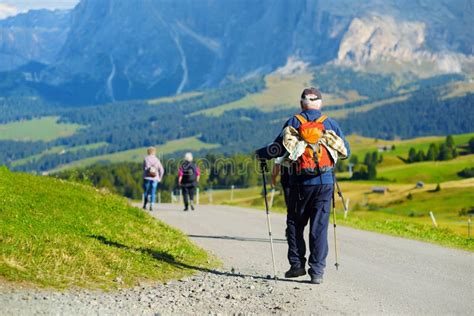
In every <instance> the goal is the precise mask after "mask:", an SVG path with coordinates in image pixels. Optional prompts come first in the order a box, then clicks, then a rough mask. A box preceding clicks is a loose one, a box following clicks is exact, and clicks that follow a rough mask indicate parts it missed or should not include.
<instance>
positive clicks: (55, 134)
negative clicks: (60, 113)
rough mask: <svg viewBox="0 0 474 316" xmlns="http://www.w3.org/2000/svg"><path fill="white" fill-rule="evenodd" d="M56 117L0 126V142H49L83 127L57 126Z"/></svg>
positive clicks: (73, 125)
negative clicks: (6, 140)
mask: <svg viewBox="0 0 474 316" xmlns="http://www.w3.org/2000/svg"><path fill="white" fill-rule="evenodd" d="M57 120H58V117H56V116H48V117H42V118H38V119H32V120H28V121H19V122H12V123H8V124H1V125H0V140H4V139H10V140H20V141H36V140H44V141H50V140H53V139H56V138H60V137H67V136H70V135H72V134H74V133H75V132H76V130H78V129H79V128H81V127H83V126H81V125H77V124H58V123H57Z"/></svg>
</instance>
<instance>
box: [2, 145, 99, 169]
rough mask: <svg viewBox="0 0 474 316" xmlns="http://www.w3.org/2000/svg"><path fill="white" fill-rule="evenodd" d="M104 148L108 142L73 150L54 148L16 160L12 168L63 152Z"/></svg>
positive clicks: (78, 147)
mask: <svg viewBox="0 0 474 316" xmlns="http://www.w3.org/2000/svg"><path fill="white" fill-rule="evenodd" d="M104 146H107V143H106V142H100V143H94V144H89V145H83V146H76V147H72V148H67V147H63V146H54V147H51V148H48V149H46V150H45V151H43V152H41V153H39V154H36V155H32V156H29V157H27V158H23V159H18V160H15V161H13V162H12V164H11V165H12V167H16V166H21V165H24V164H26V163H28V162H31V161H34V160H37V159H40V158H41V157H43V156H46V155H50V154H60V153H61V152H63V151H64V152H76V151H78V150H91V149H96V148H100V147H104Z"/></svg>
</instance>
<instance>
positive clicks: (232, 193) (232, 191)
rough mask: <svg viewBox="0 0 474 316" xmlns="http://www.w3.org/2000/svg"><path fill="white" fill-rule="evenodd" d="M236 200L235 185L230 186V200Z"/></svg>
mask: <svg viewBox="0 0 474 316" xmlns="http://www.w3.org/2000/svg"><path fill="white" fill-rule="evenodd" d="M233 200H234V185H231V186H230V201H231V202H232V201H233Z"/></svg>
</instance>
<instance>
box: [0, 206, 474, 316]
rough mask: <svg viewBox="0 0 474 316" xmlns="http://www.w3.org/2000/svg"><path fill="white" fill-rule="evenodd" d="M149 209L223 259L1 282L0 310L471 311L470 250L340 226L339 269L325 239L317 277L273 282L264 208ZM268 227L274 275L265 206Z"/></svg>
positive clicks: (279, 225)
mask: <svg viewBox="0 0 474 316" xmlns="http://www.w3.org/2000/svg"><path fill="white" fill-rule="evenodd" d="M152 214H153V215H154V216H155V217H157V218H159V219H161V220H163V221H165V222H167V223H168V224H171V225H173V226H175V227H178V228H180V229H181V230H183V231H184V232H185V233H187V234H188V235H189V236H190V237H191V239H192V240H193V241H195V242H196V243H197V244H199V245H201V246H202V247H203V248H205V249H207V250H209V251H211V252H213V253H214V254H215V255H216V256H218V257H219V258H221V259H222V261H223V262H224V267H223V268H222V269H221V270H220V271H210V272H199V273H198V274H196V275H195V276H194V277H191V278H188V279H184V280H179V281H173V282H170V283H168V284H156V285H145V286H140V287H136V288H132V289H124V290H120V291H116V292H111V293H104V292H101V291H84V290H74V291H67V292H64V293H57V292H52V291H44V290H41V291H39V290H34V291H33V290H30V289H21V288H10V287H9V286H6V285H3V286H2V285H1V283H0V293H1V294H0V314H2V315H10V314H12V315H31V314H68V315H69V314H84V315H85V314H87V315H90V314H101V315H104V314H144V315H153V314H180V315H181V314H211V315H212V314H271V313H277V314H301V313H303V314H334V313H335V314H381V313H384V314H411V315H414V314H435V315H441V314H443V315H444V314H460V315H473V314H474V304H473V303H472V298H473V297H474V285H473V282H474V255H473V254H472V253H468V252H464V251H459V250H453V249H448V248H443V247H439V246H436V245H431V244H427V243H422V242H417V241H413V240H406V239H401V238H395V237H390V236H384V235H379V234H375V233H370V232H364V231H358V230H354V229H349V228H345V227H338V236H339V238H338V241H339V253H340V264H341V266H340V268H339V271H336V270H335V268H334V266H333V264H334V258H333V251H332V249H333V248H332V238H331V239H330V241H331V245H330V247H331V248H330V255H329V257H328V267H327V270H326V275H325V280H324V283H323V284H322V285H311V284H309V283H308V282H307V280H308V276H305V277H301V278H298V279H296V280H280V281H279V282H278V283H277V284H275V282H274V281H273V280H271V279H268V277H269V275H270V274H272V273H273V272H272V264H271V256H270V247H269V243H268V233H267V228H266V218H265V214H264V213H263V212H258V211H255V210H248V209H243V208H237V207H227V206H202V207H200V208H199V209H198V210H196V211H194V212H191V211H190V212H182V211H181V207H179V206H176V205H162V207H161V208H160V210H158V211H155V212H153V213H152ZM272 225H273V234H274V236H275V237H274V238H275V253H276V261H277V274H278V275H279V276H280V277H281V276H282V275H283V273H284V271H285V270H287V268H288V264H287V261H286V249H287V247H286V241H285V240H284V227H285V217H284V216H283V215H280V214H272ZM329 233H330V236H331V237H332V230H330V232H329Z"/></svg>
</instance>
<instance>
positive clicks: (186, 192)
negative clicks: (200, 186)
mask: <svg viewBox="0 0 474 316" xmlns="http://www.w3.org/2000/svg"><path fill="white" fill-rule="evenodd" d="M181 192H183V201H184V207H185V208H188V205H189V200H191V203H193V202H194V193H195V192H196V188H195V187H182V188H181Z"/></svg>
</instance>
